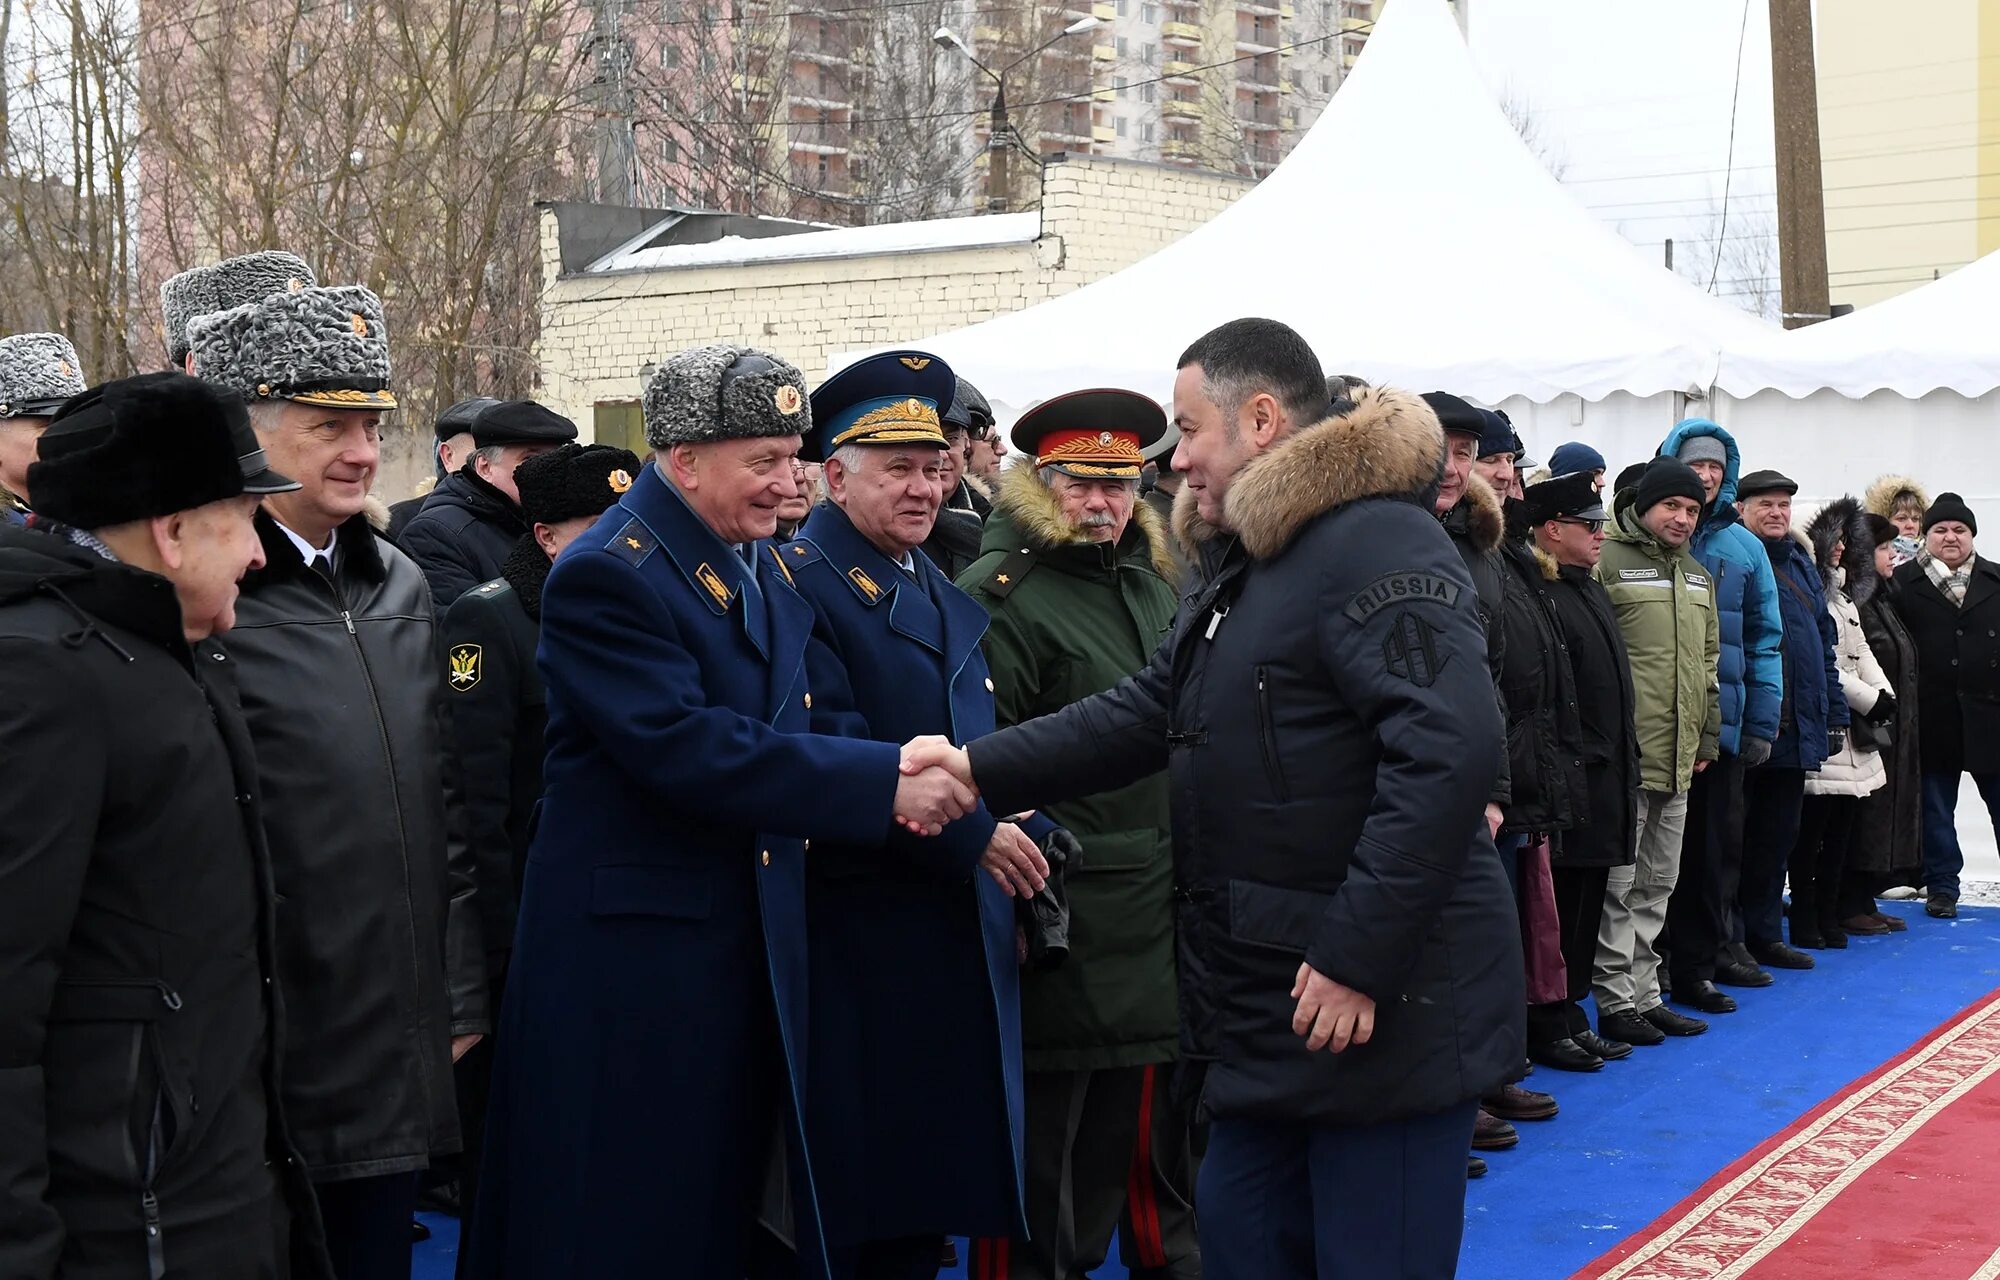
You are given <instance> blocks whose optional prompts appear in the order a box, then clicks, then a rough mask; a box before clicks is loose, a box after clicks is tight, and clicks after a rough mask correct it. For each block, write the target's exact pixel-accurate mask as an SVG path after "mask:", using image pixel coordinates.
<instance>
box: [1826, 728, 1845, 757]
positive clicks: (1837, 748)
mask: <svg viewBox="0 0 2000 1280" xmlns="http://www.w3.org/2000/svg"><path fill="white" fill-rule="evenodd" d="M1845 750H1847V730H1845V729H1829V730H1827V732H1826V758H1827V759H1829V760H1831V759H1833V758H1834V757H1835V756H1837V755H1839V754H1840V753H1841V752H1843V751H1845Z"/></svg>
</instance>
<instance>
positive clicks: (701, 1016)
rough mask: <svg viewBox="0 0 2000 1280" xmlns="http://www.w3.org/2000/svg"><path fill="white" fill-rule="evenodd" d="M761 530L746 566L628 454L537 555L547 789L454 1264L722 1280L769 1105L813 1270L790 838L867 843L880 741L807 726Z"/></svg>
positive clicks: (802, 970) (798, 647)
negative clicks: (585, 510) (566, 530)
mask: <svg viewBox="0 0 2000 1280" xmlns="http://www.w3.org/2000/svg"><path fill="white" fill-rule="evenodd" d="M754 550H755V553H756V554H755V563H756V572H755V575H754V578H753V576H752V574H751V571H750V569H749V567H748V565H747V564H746V562H745V561H744V559H743V558H741V557H739V555H738V554H737V552H736V550H735V549H733V548H731V547H729V546H726V545H725V544H724V543H722V542H721V541H720V540H719V539H718V538H716V536H715V535H714V534H713V533H712V532H710V530H709V529H708V528H707V526H705V525H704V524H703V523H702V522H701V521H700V520H699V519H698V518H697V517H696V516H695V514H694V512H693V511H692V510H691V509H690V508H689V507H688V506H687V505H686V504H685V502H683V501H682V499H681V497H680V495H679V494H678V493H676V492H675V491H674V490H673V489H672V487H671V486H669V485H668V484H667V483H666V481H665V480H664V479H662V478H661V476H660V475H659V472H658V470H657V468H656V467H654V466H652V465H648V466H647V467H646V468H645V469H644V470H643V472H642V473H641V474H640V477H639V479H638V480H637V481H636V482H635V483H634V484H633V486H632V488H631V490H630V491H629V492H627V493H626V494H625V495H624V497H623V498H622V499H620V501H619V502H618V504H617V505H616V506H613V507H612V508H611V509H610V510H608V511H607V512H606V513H605V514H604V516H603V518H602V519H601V520H599V521H598V523H597V524H595V525H594V526H592V528H591V529H590V530H589V531H588V532H587V533H585V534H584V535H583V536H582V537H580V538H578V539H577V541H576V542H575V543H574V544H573V545H572V546H571V547H569V548H568V549H567V550H566V551H565V552H564V553H563V555H562V556H561V557H560V558H559V559H558V560H557V562H556V564H555V567H554V569H553V570H552V571H551V573H550V575H549V579H548V584H547V586H546V587H545V588H544V591H543V595H542V632H541V648H540V652H539V660H538V665H539V666H540V668H541V672H542V676H543V679H544V681H545V682H546V683H547V686H548V705H549V728H548V744H549V755H548V764H547V768H546V784H547V793H546V795H545V797H544V799H543V803H542V810H541V813H540V816H539V825H538V827H537V829H536V833H535V836H534V839H533V842H532V844H531V846H530V849H529V854H528V863H527V871H526V876H525V879H524V884H523V888H522V896H521V911H520V923H519V928H518V931H517V933H516V936H515V944H514V958H513V965H512V969H511V971H510V973H509V977H508V984H507V995H506V1004H505V1009H504V1012H503V1014H502V1020H501V1029H500V1043H499V1056H498V1060H497V1063H496V1070H495V1078H494V1085H493V1100H492V1104H491V1109H490V1111H489V1113H488V1114H489V1127H488V1131H487V1148H486V1163H485V1166H484V1168H485V1178H484V1182H483V1185H482V1186H481V1188H480V1192H481V1194H480V1198H479V1207H478V1211H477V1222H476V1224H475V1229H474V1231H473V1233H472V1240H473V1244H472V1264H473V1265H472V1270H471V1274H473V1275H476V1276H482V1277H498V1276H506V1277H514V1278H518V1277H536V1278H538V1280H539V1278H543V1277H546V1278H547V1280H559V1278H560V1280H569V1278H571V1277H580V1276H604V1277H611V1276H640V1275H662V1276H664V1275H672V1276H675V1277H688V1278H691V1280H709V1278H710V1277H713V1280H741V1276H742V1275H743V1274H744V1270H745V1266H744V1262H743V1259H742V1257H741V1235H742V1227H743V1224H744V1206H745V1196H746V1194H754V1191H755V1189H756V1188H757V1187H759V1186H761V1185H762V1180H763V1171H764V1168H765V1162H766V1157H767V1155H768V1153H769V1152H770V1150H771V1147H770V1140H771V1129H770V1123H771V1118H772V1109H773V1108H774V1107H777V1108H778V1109H779V1110H780V1112H781V1113H782V1114H783V1116H784V1119H785V1121H786V1124H785V1131H786V1132H787V1133H788V1135H789V1137H790V1140H791V1141H790V1150H791V1160H790V1172H791V1186H792V1195H793V1203H794V1211H795V1215H796V1227H797V1237H798V1241H799V1244H800V1248H801V1254H802V1257H803V1259H804V1262H805V1274H806V1275H809V1276H811V1275H818V1274H821V1273H822V1272H823V1271H824V1268H825V1258H824V1245H823V1242H822V1239H821V1236H820V1232H819V1229H818V1214H817V1209H816V1206H815V1201H814V1198H813V1189H814V1186H815V1178H814V1172H815V1170H814V1166H813V1164H812V1162H811V1161H810V1160H809V1159H808V1158H807V1154H806V1153H807V1151H808V1147H807V1144H806V1140H805V1135H804V1133H803V1132H802V1129H801V1125H800V1121H799V1117H800V1116H801V1115H802V1114H803V1111H804V1097H805V1092H806V1089H807V1087H808V1086H807V1081H808V1079H809V1076H808V1060H807V1050H806V1037H807V1032H806V1017H807V1008H806V1001H807V993H806V989H807V981H806V972H807V951H806V906H805V897H806V875H805V866H806V859H807V850H808V845H809V843H810V841H809V840H808V837H812V838H814V839H832V840H839V841H843V842H848V843H853V844H864V845H865V844H869V843H880V842H881V841H882V840H883V838H884V836H885V833H886V832H887V831H888V830H889V829H890V827H891V825H892V813H891V810H892V808H893V804H894V794H895V786H896V779H897V763H898V760H899V752H898V750H897V748H896V747H895V746H892V745H889V744H886V743H874V742H856V741H853V740H851V739H842V738H831V737H821V736H814V735H812V734H810V733H808V732H807V729H808V722H809V717H810V715H811V691H810V687H809V685H808V683H807V674H806V643H807V639H808V636H809V634H810V632H811V630H812V623H813V613H812V609H811V607H810V606H809V605H807V603H806V602H805V601H804V600H803V599H802V598H800V596H799V595H798V593H797V592H796V591H794V590H793V589H792V586H791V583H790V575H789V574H788V573H787V572H786V570H784V569H783V568H782V567H781V565H780V563H779V559H778V555H777V549H776V547H775V546H773V545H771V544H768V543H760V544H756V545H755V547H754ZM773 1010H775V1011H776V1013H775V1016H774V1014H773ZM846 1176H850V1175H849V1173H848V1171H845V1170H840V1169H838V1168H837V1167H836V1168H832V1169H827V1168H825V1167H824V1166H822V1167H821V1168H820V1171H819V1177H820V1179H821V1185H824V1182H825V1181H826V1180H828V1179H837V1178H839V1177H846ZM746 1189H747V1190H746Z"/></svg>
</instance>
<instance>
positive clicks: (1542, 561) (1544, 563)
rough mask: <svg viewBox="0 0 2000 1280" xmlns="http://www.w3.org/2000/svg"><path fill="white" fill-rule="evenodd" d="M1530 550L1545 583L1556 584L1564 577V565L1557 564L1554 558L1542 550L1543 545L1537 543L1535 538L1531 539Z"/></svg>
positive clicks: (1529, 540) (1529, 541)
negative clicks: (1555, 582)
mask: <svg viewBox="0 0 2000 1280" xmlns="http://www.w3.org/2000/svg"><path fill="white" fill-rule="evenodd" d="M1528 550H1529V551H1530V552H1532V553H1533V554H1534V557H1535V564H1536V565H1537V566H1539V567H1540V569H1541V571H1542V580H1543V581H1544V582H1554V581H1556V580H1557V579H1559V578H1561V577H1562V565H1561V564H1560V563H1558V562H1557V560H1556V558H1555V557H1554V556H1552V555H1550V554H1549V553H1548V552H1546V551H1544V550H1542V544H1541V543H1539V542H1536V541H1535V540H1534V539H1533V538H1529V539H1528Z"/></svg>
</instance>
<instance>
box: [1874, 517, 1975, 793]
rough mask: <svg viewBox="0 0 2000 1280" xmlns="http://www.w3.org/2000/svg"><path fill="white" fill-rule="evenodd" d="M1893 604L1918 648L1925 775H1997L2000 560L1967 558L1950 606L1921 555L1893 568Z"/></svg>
mask: <svg viewBox="0 0 2000 1280" xmlns="http://www.w3.org/2000/svg"><path fill="white" fill-rule="evenodd" d="M1895 582H1896V593H1895V595H1896V610H1897V612H1898V613H1900V614H1902V617H1903V624H1904V625H1905V626H1906V627H1908V628H1909V631H1910V639H1911V640H1912V641H1913V642H1914V643H1915V644H1916V646H1917V700H1918V703H1919V709H1918V712H1917V714H1918V717H1919V718H1920V719H1921V720H1922V722H1923V736H1922V738H1921V739H1919V741H1920V742H1921V744H1922V746H1921V748H1920V749H1921V751H1922V754H1923V771H1924V772H1925V773H2000V564H1995V563H1994V562H1993V561H1991V560H1988V559H1987V558H1986V557H1985V556H1979V557H1977V558H1976V559H1975V560H1974V562H1973V569H1972V581H1971V583H1970V584H1969V585H1968V586H1967V587H1966V589H1965V603H1964V604H1963V605H1959V606H1954V605H1953V604H1952V602H1951V601H1950V600H1948V599H1946V597H1945V594H1944V592H1942V591H1939V590H1938V589H1937V584H1936V583H1934V582H1932V581H1931V579H1930V575H1929V574H1928V573H1926V572H1925V571H1924V566H1923V564H1922V563H1921V562H1920V561H1916V560H1912V561H1910V562H1909V563H1908V564H1905V565H1903V566H1902V567H1901V568H1899V569H1897V570H1896V576H1895Z"/></svg>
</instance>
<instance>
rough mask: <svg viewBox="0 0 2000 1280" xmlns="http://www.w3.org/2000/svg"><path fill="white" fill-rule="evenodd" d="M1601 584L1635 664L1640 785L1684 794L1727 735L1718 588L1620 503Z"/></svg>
mask: <svg viewBox="0 0 2000 1280" xmlns="http://www.w3.org/2000/svg"><path fill="white" fill-rule="evenodd" d="M1597 580H1598V581H1599V582H1601V583H1603V584H1604V589H1605V591H1606V592H1608V593H1609V594H1610V596H1611V604H1612V607H1613V608H1614V609H1616V610H1617V613H1618V627H1619V629H1620V630H1621V631H1623V632H1624V633H1625V649H1626V652H1627V653H1629V654H1630V655H1631V662H1632V696H1633V701H1632V710H1633V720H1634V721H1635V722H1636V724H1637V725H1638V730H1639V778H1640V785H1642V786H1644V787H1645V788H1646V790H1648V791H1662V792H1669V793H1678V792H1682V791H1686V790H1687V789H1688V787H1689V785H1690V784H1691V783H1692V782H1693V781H1694V767H1695V765H1696V763H1697V762H1700V761H1704V760H1713V759H1715V758H1716V755H1717V753H1718V747H1717V744H1718V742H1719V740H1720V736H1721V733H1722V700H1721V686H1720V684H1719V683H1718V682H1717V679H1716V660H1717V657H1718V656H1719V655H1720V653H1721V639H1720V633H1719V631H1718V630H1717V625H1718V624H1717V617H1716V609H1715V584H1714V582H1713V581H1712V580H1711V579H1710V577H1709V573H1708V570H1707V569H1706V568H1704V567H1703V566H1702V563H1701V561H1699V560H1697V559H1695V558H1694V556H1693V555H1692V554H1690V553H1689V552H1688V550H1687V548H1686V547H1674V548H1669V547H1667V546H1666V545H1665V544H1663V543H1662V542H1661V541H1660V540H1659V539H1658V538H1656V537H1654V536H1653V534H1652V532H1651V531H1650V530H1648V529H1647V528H1646V527H1645V526H1644V525H1642V524H1640V523H1639V517H1638V515H1637V514H1636V513H1635V512H1634V511H1633V510H1632V508H1631V507H1629V506H1627V507H1623V508H1621V509H1620V510H1619V511H1618V514H1617V518H1616V519H1614V520H1613V521H1612V522H1611V523H1610V525H1608V526H1607V527H1606V528H1605V538H1604V555H1603V557H1602V558H1601V559H1600V560H1598V562H1597Z"/></svg>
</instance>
